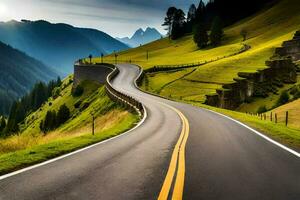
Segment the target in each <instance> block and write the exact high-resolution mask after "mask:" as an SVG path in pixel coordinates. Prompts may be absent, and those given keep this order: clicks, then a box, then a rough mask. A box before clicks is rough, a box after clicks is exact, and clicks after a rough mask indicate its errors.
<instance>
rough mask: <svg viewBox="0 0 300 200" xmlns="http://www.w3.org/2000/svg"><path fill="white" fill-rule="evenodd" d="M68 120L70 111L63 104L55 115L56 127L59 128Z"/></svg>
mask: <svg viewBox="0 0 300 200" xmlns="http://www.w3.org/2000/svg"><path fill="white" fill-rule="evenodd" d="M69 118H70V110H69V108H68V107H67V106H66V105H65V104H63V105H62V106H60V108H59V110H58V113H57V119H56V121H57V125H58V126H60V125H61V124H63V123H65V122H66V121H67V120H68V119H69Z"/></svg>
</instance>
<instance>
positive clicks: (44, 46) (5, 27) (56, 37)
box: [0, 20, 129, 76]
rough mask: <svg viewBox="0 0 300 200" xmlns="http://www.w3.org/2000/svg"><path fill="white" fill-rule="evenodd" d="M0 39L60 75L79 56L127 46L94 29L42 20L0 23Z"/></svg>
mask: <svg viewBox="0 0 300 200" xmlns="http://www.w3.org/2000/svg"><path fill="white" fill-rule="evenodd" d="M0 41H2V42H4V43H6V44H9V45H11V46H12V47H14V48H16V49H19V50H21V51H23V52H25V53H26V54H28V55H30V56H31V57H34V58H36V59H38V60H40V61H42V62H43V63H45V64H47V65H49V66H53V67H55V69H56V70H57V71H58V72H59V74H60V75H61V76H65V75H67V74H69V73H71V72H72V68H73V63H74V62H75V60H77V59H79V58H82V57H88V55H89V54H92V55H94V56H100V55H101V53H103V54H108V53H112V52H113V51H120V50H125V49H128V48H129V47H128V46H127V45H125V44H123V43H122V42H120V41H118V40H116V39H114V38H112V37H111V36H109V35H108V34H106V33H104V32H101V31H98V30H96V29H86V28H77V27H73V26H71V25H68V24H52V23H50V22H47V21H43V20H39V21H28V20H22V21H21V22H18V21H10V22H0Z"/></svg>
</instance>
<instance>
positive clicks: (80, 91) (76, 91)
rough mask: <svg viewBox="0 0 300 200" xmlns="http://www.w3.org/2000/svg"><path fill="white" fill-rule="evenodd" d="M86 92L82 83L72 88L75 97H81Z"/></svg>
mask: <svg viewBox="0 0 300 200" xmlns="http://www.w3.org/2000/svg"><path fill="white" fill-rule="evenodd" d="M83 92H84V88H83V87H82V85H78V86H77V87H76V88H74V89H73V90H72V96H73V97H80V96H81V95H82V94H83Z"/></svg>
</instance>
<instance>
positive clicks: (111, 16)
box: [0, 0, 199, 36]
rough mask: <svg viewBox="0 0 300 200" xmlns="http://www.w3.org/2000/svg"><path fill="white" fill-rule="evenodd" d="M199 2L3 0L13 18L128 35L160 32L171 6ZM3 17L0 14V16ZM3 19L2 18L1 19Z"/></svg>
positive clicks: (174, 0)
mask: <svg viewBox="0 0 300 200" xmlns="http://www.w3.org/2000/svg"><path fill="white" fill-rule="evenodd" d="M198 1H199V0H145V1H144V0H22V1H20V0H1V3H0V5H1V4H2V5H4V6H5V7H6V8H8V9H9V10H10V11H11V12H10V17H11V18H13V19H17V20H20V19H23V18H25V19H30V20H37V19H45V20H48V21H51V22H62V23H70V24H72V25H75V26H80V27H91V28H97V29H100V30H102V31H105V32H108V33H109V34H111V35H113V36H128V35H131V34H132V32H134V31H135V30H136V29H138V28H140V27H142V28H145V27H147V26H152V27H155V28H157V29H159V30H160V31H163V28H162V27H161V24H162V21H163V18H164V15H165V12H166V10H167V8H168V7H169V6H177V7H180V8H183V9H185V10H186V9H188V7H189V5H190V4H192V3H196V4H197V3H198ZM0 17H1V15H0ZM0 20H1V18H0Z"/></svg>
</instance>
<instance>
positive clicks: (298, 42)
mask: <svg viewBox="0 0 300 200" xmlns="http://www.w3.org/2000/svg"><path fill="white" fill-rule="evenodd" d="M275 55H278V56H281V57H290V58H291V59H292V60H293V61H297V60H300V31H297V32H296V33H295V36H294V38H293V39H292V40H290V41H286V42H284V43H283V44H282V47H279V48H276V51H275Z"/></svg>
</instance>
